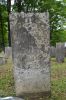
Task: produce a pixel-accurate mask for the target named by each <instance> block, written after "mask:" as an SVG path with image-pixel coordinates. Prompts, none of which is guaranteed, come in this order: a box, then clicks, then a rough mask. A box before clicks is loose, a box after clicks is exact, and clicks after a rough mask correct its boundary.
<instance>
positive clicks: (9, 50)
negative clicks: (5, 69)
mask: <svg viewBox="0 0 66 100" xmlns="http://www.w3.org/2000/svg"><path fill="white" fill-rule="evenodd" d="M5 58H7V59H9V58H12V47H5Z"/></svg>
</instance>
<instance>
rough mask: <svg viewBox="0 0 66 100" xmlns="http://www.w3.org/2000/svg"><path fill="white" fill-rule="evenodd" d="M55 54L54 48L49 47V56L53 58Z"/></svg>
mask: <svg viewBox="0 0 66 100" xmlns="http://www.w3.org/2000/svg"><path fill="white" fill-rule="evenodd" d="M55 53H56V48H55V47H54V46H51V47H50V56H51V57H55Z"/></svg>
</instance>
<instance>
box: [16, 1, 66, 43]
mask: <svg viewBox="0 0 66 100" xmlns="http://www.w3.org/2000/svg"><path fill="white" fill-rule="evenodd" d="M65 3H66V0H63V1H56V0H17V2H16V5H14V8H15V10H16V11H18V12H20V11H24V12H26V13H27V12H44V11H48V12H49V18H50V33H51V34H50V39H51V41H50V43H51V45H55V44H56V42H59V41H61V38H60V37H61V36H63V35H62V34H63V33H62V34H60V32H61V31H62V30H63V24H64V23H65V19H66V5H65Z"/></svg>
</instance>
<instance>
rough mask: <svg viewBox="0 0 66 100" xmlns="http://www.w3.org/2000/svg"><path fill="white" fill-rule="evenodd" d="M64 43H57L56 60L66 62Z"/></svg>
mask: <svg viewBox="0 0 66 100" xmlns="http://www.w3.org/2000/svg"><path fill="white" fill-rule="evenodd" d="M64 57H65V56H64V43H57V44H56V60H57V62H59V63H61V62H64Z"/></svg>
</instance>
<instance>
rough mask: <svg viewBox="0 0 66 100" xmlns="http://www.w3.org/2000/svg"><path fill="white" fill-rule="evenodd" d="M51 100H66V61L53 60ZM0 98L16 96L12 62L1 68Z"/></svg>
mask: <svg viewBox="0 0 66 100" xmlns="http://www.w3.org/2000/svg"><path fill="white" fill-rule="evenodd" d="M51 95H52V96H51V100H66V59H65V62H64V63H57V62H56V61H55V59H54V58H53V59H51ZM0 96H15V89H14V78H13V67H12V61H11V60H9V61H8V62H7V63H6V64H5V65H2V66H0Z"/></svg>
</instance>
